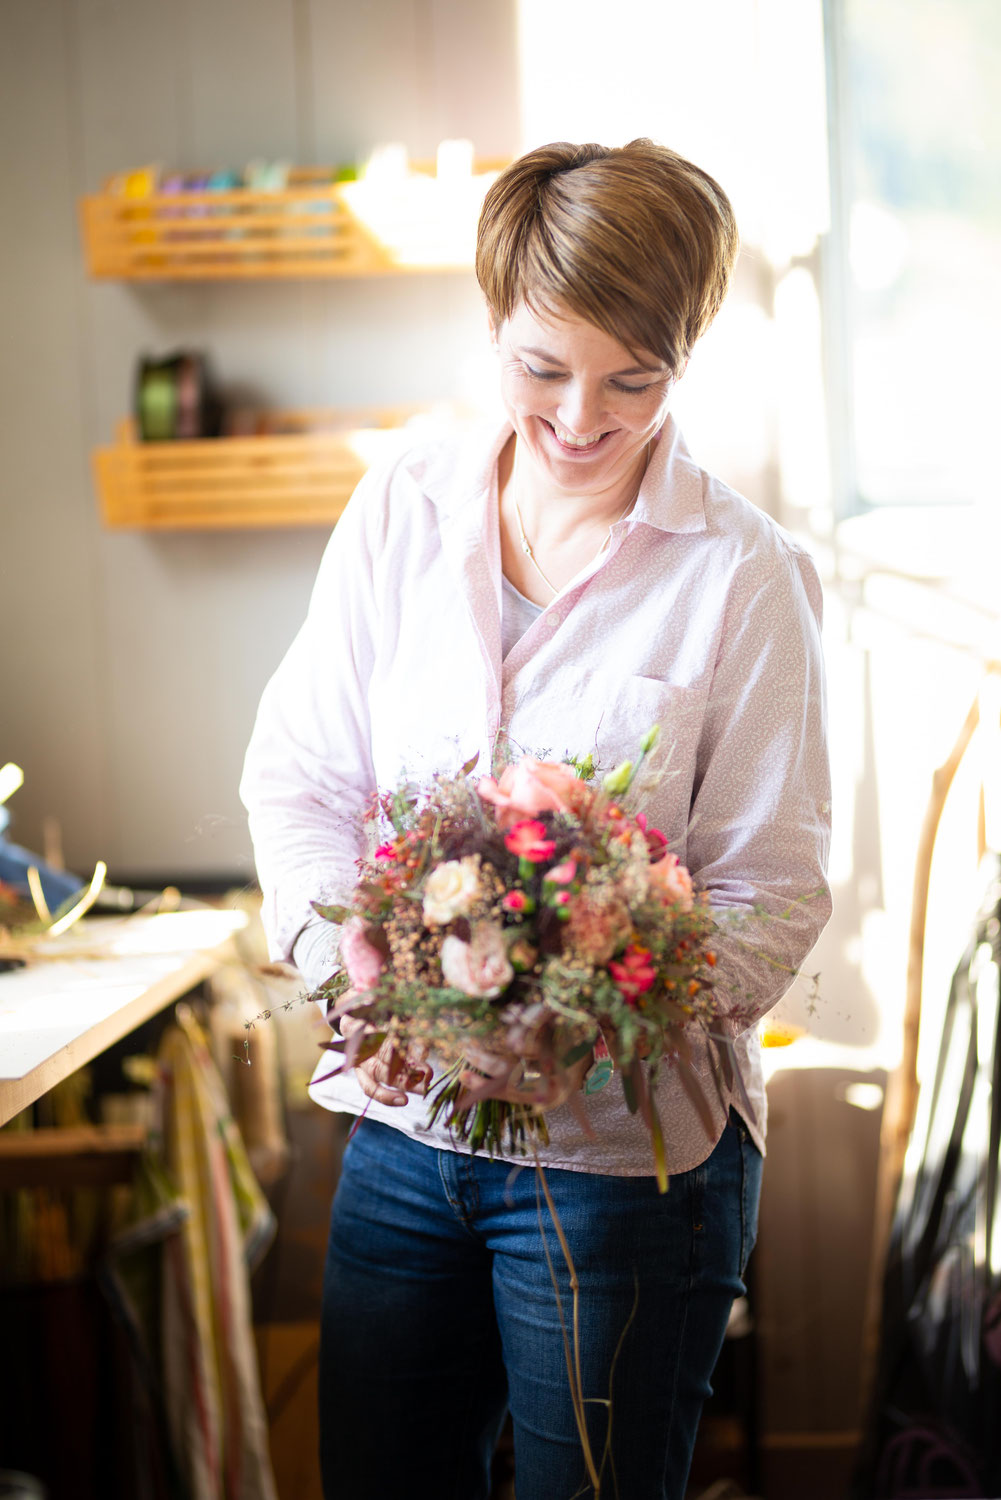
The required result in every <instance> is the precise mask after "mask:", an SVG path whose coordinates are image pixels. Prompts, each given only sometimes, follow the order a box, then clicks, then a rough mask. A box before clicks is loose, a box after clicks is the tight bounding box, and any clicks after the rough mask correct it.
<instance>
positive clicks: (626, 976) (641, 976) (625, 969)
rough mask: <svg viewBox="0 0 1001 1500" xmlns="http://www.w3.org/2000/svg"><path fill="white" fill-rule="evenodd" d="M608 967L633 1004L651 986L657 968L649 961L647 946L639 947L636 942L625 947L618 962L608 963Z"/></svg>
mask: <svg viewBox="0 0 1001 1500" xmlns="http://www.w3.org/2000/svg"><path fill="white" fill-rule="evenodd" d="M608 969H609V973H610V974H611V976H612V978H613V979H614V980H615V983H616V984H617V985H618V987H619V989H620V990H621V991H622V993H623V995H625V997H626V1001H627V1002H628V1003H629V1004H635V1003H636V1001H637V999H638V998H639V996H640V995H642V994H643V993H644V992H645V991H646V990H648V989H651V988H652V986H653V982H654V980H655V979H656V978H657V970H656V969H655V968H654V967H653V965H652V964H651V962H650V950H649V948H640V947H639V946H638V945H637V944H636V943H632V944H631V945H630V946H629V947H628V948H627V949H626V951H625V953H624V954H623V955H622V960H621V962H620V963H610V964H609V965H608Z"/></svg>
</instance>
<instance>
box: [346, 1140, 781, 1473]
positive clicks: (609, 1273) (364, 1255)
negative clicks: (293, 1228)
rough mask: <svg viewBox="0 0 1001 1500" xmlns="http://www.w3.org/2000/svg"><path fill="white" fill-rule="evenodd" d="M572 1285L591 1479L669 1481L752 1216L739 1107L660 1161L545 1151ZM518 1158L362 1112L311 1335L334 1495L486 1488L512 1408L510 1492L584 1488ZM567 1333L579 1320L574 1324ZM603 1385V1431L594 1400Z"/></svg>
mask: <svg viewBox="0 0 1001 1500" xmlns="http://www.w3.org/2000/svg"><path fill="white" fill-rule="evenodd" d="M546 1179H547V1181H548V1184H549V1188H550V1191H551V1193H552V1196H553V1199H554V1201H555V1204H556V1209H557V1213H558V1215H559V1218H560V1220H561V1222H562V1225H563V1230H564V1233H565V1235H566V1238H567V1240H568V1242H569V1246H570V1252H571V1256H572V1258H573V1261H574V1264H575V1266H576V1270H577V1276H578V1279H579V1284H580V1296H579V1303H580V1335H579V1337H580V1357H581V1365H582V1388H583V1393H584V1397H585V1400H586V1401H587V1402H588V1403H589V1404H588V1405H587V1407H586V1411H587V1420H588V1431H589V1435H590V1440H591V1446H592V1449H593V1452H594V1454H595V1456H596V1459H597V1461H598V1462H599V1463H600V1462H601V1458H602V1454H603V1453H604V1452H605V1449H606V1440H608V1456H607V1458H606V1461H605V1466H604V1471H603V1474H602V1479H601V1494H602V1496H607V1497H608V1500H612V1497H613V1496H618V1497H620V1500H682V1496H683V1495H684V1491H685V1482H686V1479H687V1476H688V1468H689V1464H690V1462H691V1455H692V1448H693V1446H694V1443H695V1433H696V1428H697V1426H698V1421H699V1416H700V1414H701V1410H702V1404H703V1401H704V1400H705V1398H706V1397H707V1396H708V1395H710V1394H711V1388H710V1384H709V1380H710V1376H711V1375H712V1371H713V1367H714V1365H715V1363H716V1359H717V1356H718V1354H719V1351H720V1347H721V1345H722V1342H723V1335H724V1331H725V1329H726V1323H727V1317H728V1315H729V1311H730V1305H731V1303H732V1301H733V1299H734V1297H736V1296H738V1295H739V1294H740V1293H741V1292H742V1291H743V1289H744V1288H743V1283H742V1280H741V1277H742V1275H743V1272H744V1268H745V1265H746V1261H747V1257H748V1255H749V1253H750V1250H751V1246H752V1244H753V1243H754V1237H755V1234H756V1230H757V1213H758V1191H759V1188H760V1182H761V1156H760V1153H759V1152H758V1150H757V1148H756V1147H755V1146H754V1144H753V1142H752V1141H751V1140H750V1138H749V1136H748V1134H747V1131H746V1129H745V1127H744V1125H743V1122H742V1121H741V1120H740V1119H739V1117H738V1116H737V1115H736V1114H735V1113H731V1116H730V1123H729V1124H728V1126H727V1128H726V1129H725V1130H724V1132H723V1135H722V1137H721V1139H720V1141H719V1143H718V1145H717V1146H716V1148H715V1150H714V1151H713V1153H712V1155H711V1156H710V1157H709V1159H708V1160H707V1161H705V1162H703V1164H702V1165H701V1166H699V1167H695V1168H694V1169H693V1170H692V1171H690V1172H685V1173H682V1174H680V1175H678V1176H676V1177H673V1178H672V1179H671V1182H670V1186H669V1188H668V1191H667V1193H666V1194H665V1195H663V1196H661V1195H660V1194H658V1192H657V1185H656V1182H655V1181H654V1179H653V1178H652V1177H607V1176H598V1175H593V1174H591V1173H586V1172H567V1171H557V1170H556V1169H549V1170H547V1172H546ZM540 1217H541V1224H542V1226H543V1230H544V1234H545V1244H546V1246H547V1247H548V1249H549V1253H550V1256H551V1258H552V1266H553V1271H554V1272H555V1275H556V1278H557V1282H558V1285H559V1295H560V1302H561V1304H562V1309H563V1315H564V1318H565V1319H566V1322H567V1325H568V1327H570V1325H571V1318H572V1298H571V1290H570V1284H569V1278H568V1273H567V1268H566V1264H565V1261H564V1258H563V1255H562V1253H561V1251H560V1247H559V1243H558V1240H557V1238H556V1234H555V1231H554V1228H553V1224H552V1221H551V1219H550V1216H549V1213H548V1210H547V1208H546V1205H545V1201H544V1200H542V1202H541V1215H540V1203H539V1198H538V1190H537V1180H536V1173H535V1170H534V1168H533V1167H531V1166H529V1167H525V1168H522V1169H517V1168H514V1169H512V1168H511V1167H510V1166H508V1165H507V1164H506V1163H503V1162H492V1161H490V1160H489V1159H487V1158H483V1157H478V1156H477V1157H470V1156H467V1155H463V1154H460V1153H458V1152H453V1151H439V1150H437V1149H435V1148H434V1147H431V1146H426V1145H423V1144H421V1143H419V1142H416V1141H413V1140H411V1139H410V1138H409V1137H407V1136H405V1135H403V1134H402V1132H400V1131H397V1130H394V1129H393V1128H392V1126H388V1125H381V1124H376V1123H374V1122H372V1121H369V1120H363V1121H362V1123H361V1124H360V1125H359V1127H358V1129H357V1131H356V1133H355V1135H354V1137H353V1138H352V1140H351V1141H350V1143H349V1145H348V1147H347V1150H346V1152H345V1156H344V1164H343V1171H342V1176H341V1180H340V1183H339V1185H338V1188H337V1193H336V1196H335V1199H334V1206H333V1212H332V1215H331V1226H330V1243H329V1248H328V1252H327V1265H326V1273H325V1279H324V1292H323V1313H322V1325H321V1341H320V1433H321V1439H320V1448H321V1463H322V1470H323V1492H324V1495H325V1496H326V1497H327V1500H388V1497H390V1496H397V1495H399V1496H406V1497H407V1500H486V1497H487V1495H488V1494H489V1487H490V1486H489V1470H490V1459H491V1454H492V1452H493V1448H494V1444H495V1443H496V1440H497V1436H498V1434H499V1432H500V1428H501V1425H502V1423H503V1420H504V1416H505V1412H506V1411H507V1409H508V1408H510V1411H511V1416H512V1423H513V1428H514V1448H515V1466H516V1488H517V1495H518V1500H571V1497H588V1496H592V1495H593V1493H594V1492H593V1489H592V1487H591V1485H590V1483H589V1482H588V1479H587V1472H586V1469H585V1466H584V1460H583V1455H582V1448H581V1442H580V1438H579V1435H578V1433H577V1430H576V1427H575V1424H574V1417H573V1408H572V1405H571V1401H570V1394H569V1391H570V1388H569V1383H568V1378H567V1367H566V1361H565V1355H564V1343H563V1337H562V1333H561V1327H560V1313H559V1308H558V1305H557V1298H556V1294H555V1291H554V1287H553V1282H552V1277H551V1274H550V1269H549V1266H548V1265H547V1262H546V1255H545V1250H544V1247H543V1233H542V1231H540ZM571 1337H572V1333H571ZM609 1395H611V1398H612V1405H611V1434H610V1437H609V1406H608V1397H609Z"/></svg>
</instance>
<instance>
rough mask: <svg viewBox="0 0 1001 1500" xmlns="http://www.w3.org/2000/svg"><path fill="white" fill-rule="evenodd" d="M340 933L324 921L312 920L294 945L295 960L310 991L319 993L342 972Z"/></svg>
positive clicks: (322, 919)
mask: <svg viewBox="0 0 1001 1500" xmlns="http://www.w3.org/2000/svg"><path fill="white" fill-rule="evenodd" d="M339 946H340V929H339V928H338V927H334V926H333V925H332V924H331V923H330V922H328V921H327V920H326V919H325V918H324V917H313V918H312V919H311V920H310V921H309V922H307V923H306V925H305V927H304V928H303V929H302V931H301V932H300V934H299V936H298V937H297V938H296V940H295V942H294V943H293V944H292V959H293V961H294V963H295V966H296V968H297V969H298V970H299V973H300V974H301V975H302V977H303V979H305V981H306V983H307V985H308V986H309V989H310V990H311V991H312V990H315V989H319V987H320V985H321V984H323V983H324V981H325V980H327V979H329V978H330V977H331V975H332V974H336V973H337V971H338V970H339V969H340V968H341V964H340V961H339V959H338V949H339Z"/></svg>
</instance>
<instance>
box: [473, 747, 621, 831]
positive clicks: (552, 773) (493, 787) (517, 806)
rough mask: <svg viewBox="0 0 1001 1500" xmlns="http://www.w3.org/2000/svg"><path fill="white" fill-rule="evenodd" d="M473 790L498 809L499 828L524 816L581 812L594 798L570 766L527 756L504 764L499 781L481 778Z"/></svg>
mask: <svg viewBox="0 0 1001 1500" xmlns="http://www.w3.org/2000/svg"><path fill="white" fill-rule="evenodd" d="M476 790H477V791H478V792H479V794H480V796H481V797H482V798H483V800H484V802H492V803H493V804H494V806H495V807H496V808H497V822H498V824H499V825H500V827H501V828H510V826H511V824H512V823H517V822H520V821H521V819H523V818H534V817H537V816H538V814H539V813H541V812H564V813H576V812H581V811H582V810H583V809H584V808H585V807H586V806H587V805H588V803H589V802H591V801H592V800H593V798H594V792H593V791H592V790H591V788H590V787H588V786H585V785H584V783H583V782H582V781H581V780H580V778H579V777H578V776H577V775H576V773H575V772H574V769H573V767H572V766H564V765H561V764H559V763H558V762H557V761H552V760H536V759H535V757H534V756H531V755H526V756H524V757H523V758H522V759H521V760H519V761H518V762H517V763H516V764H515V765H513V766H505V768H504V770H503V771H502V773H501V777H500V780H499V781H495V780H494V778H493V777H492V776H484V777H482V778H481V779H480V780H479V781H478V782H477V784H476Z"/></svg>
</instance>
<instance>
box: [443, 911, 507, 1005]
mask: <svg viewBox="0 0 1001 1500" xmlns="http://www.w3.org/2000/svg"><path fill="white" fill-rule="evenodd" d="M441 972H442V974H443V975H444V978H445V983H446V984H450V985H452V986H453V987H454V988H455V989H457V990H462V991H463V993H464V994H466V995H483V996H485V997H486V998H487V999H490V998H491V997H492V996H494V995H499V994H500V992H501V990H503V989H506V988H507V986H508V985H509V984H510V983H511V980H512V979H513V978H514V970H513V969H512V967H511V964H510V961H509V959H508V956H507V945H506V944H505V942H504V938H503V936H502V934H501V930H500V928H499V927H495V926H494V924H493V923H492V922H477V923H476V925H475V926H474V928H473V933H472V938H471V939H470V941H469V942H468V943H464V942H463V941H462V939H461V938H457V937H447V938H446V939H445V941H444V942H443V943H442V945H441Z"/></svg>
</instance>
